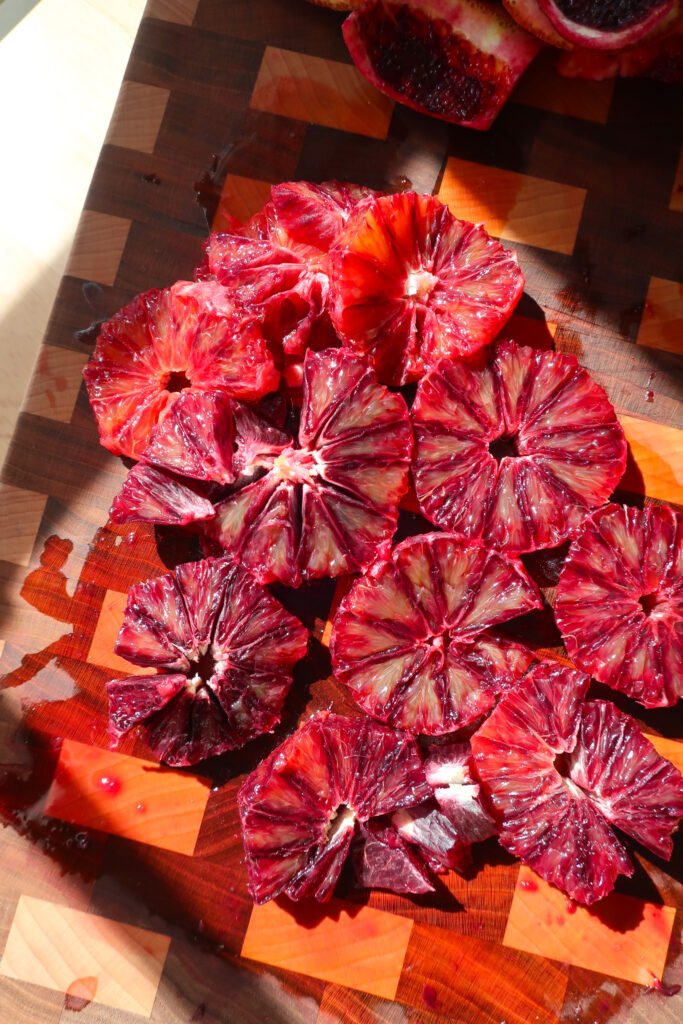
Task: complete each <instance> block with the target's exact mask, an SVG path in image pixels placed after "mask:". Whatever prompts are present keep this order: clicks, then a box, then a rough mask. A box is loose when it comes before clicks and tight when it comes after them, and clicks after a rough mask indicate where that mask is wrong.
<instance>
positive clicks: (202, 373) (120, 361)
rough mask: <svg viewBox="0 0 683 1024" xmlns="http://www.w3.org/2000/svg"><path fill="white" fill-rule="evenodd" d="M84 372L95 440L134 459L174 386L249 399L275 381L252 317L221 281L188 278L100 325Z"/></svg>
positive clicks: (137, 300)
mask: <svg viewBox="0 0 683 1024" xmlns="http://www.w3.org/2000/svg"><path fill="white" fill-rule="evenodd" d="M83 376H84V378H85V382H86V385H87V388H88V396H89V398H90V404H91V406H92V410H93V412H94V414H95V418H96V420H97V425H98V427H99V432H100V441H101V443H102V444H103V445H104V446H105V448H108V449H109V450H110V451H112V452H114V453H115V454H116V455H129V456H131V457H132V458H136V459H137V458H139V457H140V455H141V454H142V452H143V450H144V448H145V447H146V445H147V443H148V441H149V439H150V435H151V433H152V430H153V429H154V427H155V426H156V425H157V423H159V422H160V421H161V420H163V418H164V416H166V414H167V413H168V411H169V409H170V408H171V407H172V405H173V403H174V402H175V401H176V399H177V397H178V393H179V392H180V391H182V390H184V389H186V388H190V389H192V390H193V391H194V392H199V391H203V390H218V391H221V392H223V393H224V394H226V395H229V396H231V397H234V398H239V399H242V400H244V401H254V400H256V399H258V398H260V397H261V396H262V395H264V394H266V392H268V391H272V390H273V389H274V388H276V387H277V385H278V380H279V375H278V373H277V371H276V369H275V365H274V363H273V360H272V357H271V355H270V353H269V351H268V348H267V346H266V342H265V339H264V337H263V335H262V333H261V329H260V327H259V325H258V322H257V319H256V317H255V316H254V315H253V314H248V313H245V312H244V311H243V310H240V309H238V308H237V307H236V306H235V305H234V303H233V302H232V300H231V298H230V297H229V293H228V292H227V291H226V290H225V289H224V288H222V287H220V286H219V285H216V284H215V283H211V282H206V283H200V284H192V283H188V282H186V281H179V282H178V283H177V284H174V285H173V287H172V288H166V289H164V290H163V291H161V290H159V289H155V290H153V291H150V292H146V293H145V294H144V295H138V296H137V298H135V299H133V301H132V302H131V303H130V304H129V305H128V306H126V307H125V308H124V309H122V310H120V311H119V312H118V313H117V314H116V315H115V316H114V317H112V319H111V320H109V321H108V322H107V323H106V324H104V326H103V327H102V331H101V333H100V336H99V338H98V339H97V344H96V346H95V351H94V353H93V355H92V357H91V359H90V361H89V362H88V363H87V364H86V366H85V369H84V371H83Z"/></svg>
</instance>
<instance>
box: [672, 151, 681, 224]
mask: <svg viewBox="0 0 683 1024" xmlns="http://www.w3.org/2000/svg"><path fill="white" fill-rule="evenodd" d="M669 206H670V208H671V209H672V210H678V211H679V212H681V211H683V149H681V156H680V159H679V161H678V168H677V170H676V177H675V179H674V187H673V190H672V192H671V202H670V203H669Z"/></svg>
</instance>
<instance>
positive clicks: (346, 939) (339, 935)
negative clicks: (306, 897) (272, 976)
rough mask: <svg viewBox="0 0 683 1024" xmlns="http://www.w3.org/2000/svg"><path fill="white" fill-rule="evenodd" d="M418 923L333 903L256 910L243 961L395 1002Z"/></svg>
mask: <svg viewBox="0 0 683 1024" xmlns="http://www.w3.org/2000/svg"><path fill="white" fill-rule="evenodd" d="M412 927H413V922H412V921H410V920H408V919H407V918H404V917H398V916H396V915H395V914H386V913H384V911H381V910H372V909H371V908H369V907H362V906H356V905H354V904H352V903H342V902H341V901H340V900H330V901H329V903H326V904H325V905H324V906H323V907H319V906H311V905H310V903H303V904H295V903H289V902H287V903H284V902H283V904H282V906H281V905H280V904H279V903H277V902H274V901H272V902H270V903H266V904H265V905H264V906H261V907H258V906H255V907H254V909H253V910H252V913H251V917H250V919H249V926H248V928H247V934H246V935H245V937H244V943H243V945H242V956H244V957H247V958H248V959H250V960H258V961H259V962H260V963H264V964H271V965H272V966H273V967H283V968H285V969H286V970H289V971H298V972H299V973H300V974H307V975H309V976H310V977H313V978H321V979H322V980H323V981H330V982H333V983H334V984H335V985H346V986H347V987H348V988H355V989H358V990H359V991H361V992H368V993H369V994H370V995H375V996H381V997H382V998H384V999H393V998H394V996H395V994H396V988H397V986H398V981H399V978H400V976H401V968H402V967H403V958H404V956H405V953H406V949H407V947H408V940H409V938H410V933H411V930H412Z"/></svg>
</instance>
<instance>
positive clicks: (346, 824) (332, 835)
mask: <svg viewBox="0 0 683 1024" xmlns="http://www.w3.org/2000/svg"><path fill="white" fill-rule="evenodd" d="M355 824H356V815H355V813H354V812H353V811H352V810H351V808H350V807H346V805H345V804H341V805H340V806H339V807H338V808H337V810H336V811H335V812H334V814H333V815H332V817H331V818H330V820H329V821H328V823H327V828H326V829H325V842H326V843H332V842H333V841H334V840H335V839H336V837H337V836H338V835H339V833H340V832H346V831H347V830H348V829H350V828H351V829H352V828H354V827H355Z"/></svg>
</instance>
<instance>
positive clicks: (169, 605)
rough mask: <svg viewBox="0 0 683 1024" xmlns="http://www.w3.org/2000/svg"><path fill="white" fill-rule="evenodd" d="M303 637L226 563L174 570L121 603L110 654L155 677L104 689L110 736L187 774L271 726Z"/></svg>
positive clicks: (245, 577) (123, 681) (276, 603)
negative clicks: (137, 733)
mask: <svg viewBox="0 0 683 1024" xmlns="http://www.w3.org/2000/svg"><path fill="white" fill-rule="evenodd" d="M307 644H308V631H307V630H306V629H305V628H304V627H303V626H302V625H301V623H300V622H299V621H298V620H297V619H295V618H294V616H293V615H290V614H289V612H287V611H285V609H284V608H283V607H282V605H281V604H280V603H279V601H276V599H275V598H274V597H273V596H272V595H271V594H270V593H269V592H268V591H267V590H265V589H264V588H263V587H261V586H259V585H258V583H256V582H255V581H254V579H253V578H252V577H251V575H250V574H249V573H248V572H246V571H245V570H244V569H242V568H241V567H240V566H238V565H235V564H234V563H232V562H230V561H229V560H228V559H214V558H209V559H205V560H204V561H202V562H188V563H186V564H185V565H179V566H178V568H177V569H176V570H175V572H170V573H167V574H166V575H164V576H158V577H155V578H153V579H150V580H146V581H145V582H144V583H138V584H136V585H135V586H134V587H132V588H131V590H130V592H129V594H128V603H127V604H126V610H125V613H124V619H123V625H122V626H121V631H120V633H119V636H118V639H117V641H116V647H115V650H116V653H117V654H118V655H120V656H121V657H123V658H126V659H127V660H128V661H130V662H132V663H133V664H134V665H143V666H150V667H151V668H154V669H156V670H157V673H159V674H157V675H149V676H143V675H134V676H129V677H127V678H125V679H114V680H112V681H111V682H109V683H107V694H108V696H109V721H110V731H111V733H112V735H113V736H115V737H118V736H120V735H121V734H123V733H125V732H128V731H129V730H130V729H132V728H134V727H135V726H141V732H142V735H143V736H144V738H145V740H146V742H147V744H148V745H149V747H150V749H151V750H152V752H153V753H154V754H155V755H156V756H157V757H158V758H159V759H160V760H161V761H165V762H166V763H167V764H172V765H189V764H196V763H197V762H198V761H202V760H204V759H205V758H207V757H212V756H213V755H215V754H222V753H224V752H225V751H226V750H233V749H235V748H236V747H241V746H243V745H244V744H245V743H246V742H247V741H248V740H251V739H254V738H255V737H256V736H260V735H261V734H262V733H264V732H272V730H273V729H274V727H275V726H276V725H277V723H278V722H279V721H280V715H281V713H282V706H283V703H284V700H285V697H286V696H287V692H288V690H289V688H290V686H291V683H292V670H293V667H294V664H295V662H297V661H298V660H299V659H300V658H303V656H304V654H305V653H306V648H307Z"/></svg>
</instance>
